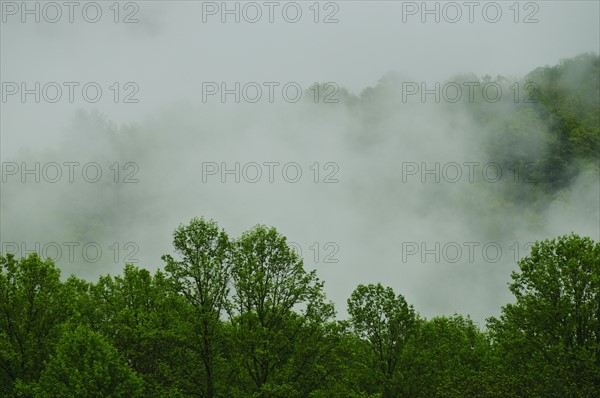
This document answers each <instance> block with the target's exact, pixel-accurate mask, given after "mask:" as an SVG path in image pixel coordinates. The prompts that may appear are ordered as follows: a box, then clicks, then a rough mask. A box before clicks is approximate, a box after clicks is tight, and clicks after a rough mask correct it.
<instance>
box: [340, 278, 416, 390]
mask: <svg viewBox="0 0 600 398" xmlns="http://www.w3.org/2000/svg"><path fill="white" fill-rule="evenodd" d="M348 314H350V322H351V324H352V327H353V329H354V331H355V333H356V334H357V336H358V337H359V338H361V339H363V340H366V341H368V343H369V346H370V348H371V354H372V358H373V360H374V363H373V365H374V366H373V372H375V380H376V381H377V384H378V386H379V392H381V393H382V394H383V398H391V397H394V396H396V394H397V392H396V391H397V388H398V386H397V384H398V371H399V369H398V363H399V360H400V354H401V352H402V350H403V349H404V347H405V345H406V342H407V341H408V339H409V338H410V337H411V336H412V334H413V333H414V332H415V327H416V323H417V317H416V315H415V311H414V309H413V308H412V306H409V305H408V304H407V303H406V300H405V299H404V297H403V296H402V295H398V296H396V294H395V293H394V291H393V290H392V288H390V287H387V288H384V287H383V286H382V285H381V284H380V283H378V284H377V285H373V284H370V285H358V287H357V288H356V289H355V290H354V291H353V292H352V295H351V296H350V298H349V299H348Z"/></svg>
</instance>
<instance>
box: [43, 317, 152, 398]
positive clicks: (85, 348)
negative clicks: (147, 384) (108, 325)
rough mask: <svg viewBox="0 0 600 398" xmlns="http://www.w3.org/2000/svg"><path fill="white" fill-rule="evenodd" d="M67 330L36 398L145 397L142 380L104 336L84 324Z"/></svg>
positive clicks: (44, 375) (50, 360) (47, 369)
mask: <svg viewBox="0 0 600 398" xmlns="http://www.w3.org/2000/svg"><path fill="white" fill-rule="evenodd" d="M65 329H67V330H65V331H64V333H63V334H62V335H61V337H60V339H59V342H58V344H57V346H56V351H55V353H54V354H53V355H52V356H51V357H50V359H49V360H48V362H47V364H46V366H45V368H44V370H43V372H42V374H41V376H40V380H39V383H38V385H37V386H36V388H35V398H59V397H60V398H62V397H65V398H66V397H73V396H75V397H82V398H87V397H89V398H92V397H97V398H105V397H106V398H120V397H123V398H125V397H134V398H135V397H143V388H142V380H141V379H140V378H139V377H138V376H137V375H136V373H135V372H134V371H133V370H132V369H131V368H130V367H129V366H128V365H127V363H126V362H125V360H124V359H123V358H122V357H121V355H120V354H119V352H118V351H117V349H116V348H115V347H113V346H112V345H110V343H109V342H108V341H107V340H106V339H105V338H104V337H103V336H102V335H100V334H98V333H95V332H93V331H92V330H91V329H90V328H89V327H87V326H84V325H79V326H77V327H76V328H75V329H74V330H68V328H65Z"/></svg>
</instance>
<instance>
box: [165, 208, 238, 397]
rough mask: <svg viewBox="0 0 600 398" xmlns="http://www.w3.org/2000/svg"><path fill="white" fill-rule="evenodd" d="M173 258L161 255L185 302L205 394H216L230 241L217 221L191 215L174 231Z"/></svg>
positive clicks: (226, 295) (166, 269) (229, 267)
mask: <svg viewBox="0 0 600 398" xmlns="http://www.w3.org/2000/svg"><path fill="white" fill-rule="evenodd" d="M173 246H174V247H175V251H176V252H177V254H179V255H180V257H181V258H180V259H179V260H176V259H174V258H173V257H172V256H170V255H165V256H163V260H164V261H165V262H166V263H167V264H166V266H165V271H166V272H167V275H168V276H169V278H170V280H171V281H172V284H173V288H174V289H175V291H176V292H177V293H178V294H180V295H181V296H182V297H183V299H184V300H185V301H186V302H187V304H188V307H187V309H188V310H186V311H185V313H184V314H183V315H184V319H185V321H186V322H187V330H189V331H190V333H191V334H192V338H193V344H192V347H195V348H196V350H197V352H198V354H199V356H200V358H201V360H202V364H203V367H204V372H205V374H204V382H205V395H204V396H205V397H207V398H212V397H214V396H215V383H216V380H217V375H216V372H217V369H216V367H217V363H218V362H219V361H220V359H219V348H218V347H219V344H220V341H221V340H222V322H221V315H223V314H224V311H225V309H226V308H227V305H228V294H229V281H230V278H231V271H230V270H231V243H230V241H229V237H228V236H227V234H226V233H225V231H224V230H219V228H218V226H217V223H216V222H214V221H212V220H211V221H206V220H204V219H203V218H194V219H192V220H191V221H190V224H189V225H186V226H183V225H182V226H180V227H179V228H177V229H176V230H175V232H174V233H173Z"/></svg>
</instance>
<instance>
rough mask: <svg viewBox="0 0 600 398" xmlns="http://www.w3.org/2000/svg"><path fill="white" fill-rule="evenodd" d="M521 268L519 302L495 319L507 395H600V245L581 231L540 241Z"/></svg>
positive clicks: (517, 284)
mask: <svg viewBox="0 0 600 398" xmlns="http://www.w3.org/2000/svg"><path fill="white" fill-rule="evenodd" d="M519 267H520V272H515V273H513V275H512V277H513V280H514V282H513V283H512V284H511V285H510V290H511V291H512V292H513V294H514V295H515V297H516V300H517V301H516V303H514V304H509V305H507V306H505V307H504V308H503V311H502V316H501V317H500V319H495V318H491V319H490V330H491V332H492V338H493V341H494V343H495V348H496V355H497V356H498V357H499V361H500V363H501V369H502V371H503V373H504V378H505V379H507V380H510V385H509V386H508V388H509V390H508V391H507V395H514V396H535V397H538V396H540V397H541V396H544V397H591V396H598V395H600V389H599V387H598V386H600V244H599V243H594V242H593V241H592V240H591V239H589V238H581V237H579V236H577V235H568V236H561V237H559V238H557V239H552V240H546V241H543V242H536V244H535V245H534V246H533V247H532V249H531V254H530V255H529V256H528V257H526V258H524V259H523V260H521V261H520V262H519Z"/></svg>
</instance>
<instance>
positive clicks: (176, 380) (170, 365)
mask: <svg viewBox="0 0 600 398" xmlns="http://www.w3.org/2000/svg"><path fill="white" fill-rule="evenodd" d="M173 238H174V239H173V244H174V247H175V251H176V253H177V254H176V257H173V256H171V255H165V256H163V260H164V261H165V266H164V270H159V271H156V272H155V273H154V274H151V273H150V272H149V271H148V270H145V269H143V268H139V267H135V266H133V265H126V266H125V269H124V270H123V272H122V274H121V275H117V276H111V275H106V276H103V277H101V278H100V279H99V280H98V281H96V282H87V281H84V280H82V279H79V278H77V277H75V276H71V277H69V278H68V279H67V280H66V281H61V279H60V271H59V270H58V269H57V268H56V267H55V266H54V264H53V262H52V261H51V260H43V259H41V258H39V257H38V256H37V255H36V254H31V255H30V256H29V257H27V258H22V259H20V260H17V259H15V258H14V256H12V255H7V256H6V257H0V267H1V268H0V296H1V297H2V300H1V301H0V310H1V316H0V358H1V362H0V365H1V366H0V378H1V380H0V388H1V390H0V393H2V396H7V397H286V398H287V397H290V398H292V397H314V398H316V397H323V398H325V397H340V398H348V397H383V398H390V397H428V398H429V397H540V398H541V397H544V398H547V397H556V398H565V397H573V398H575V397H580V398H583V397H595V396H598V395H599V394H600V243H598V242H594V241H592V240H591V239H589V238H585V237H580V236H577V235H575V234H571V235H565V236H561V237H558V238H556V239H552V240H546V241H541V242H536V244H535V245H534V246H533V248H532V249H531V253H530V255H529V256H527V257H525V258H524V259H522V260H521V261H520V262H519V271H518V272H514V273H513V275H512V278H513V282H512V284H511V285H510V290H511V291H512V293H513V294H514V296H515V299H516V300H515V302H514V303H512V304H508V305H506V306H505V307H504V308H503V309H502V315H501V316H500V317H499V318H490V319H488V324H487V328H486V329H485V330H480V329H479V328H478V327H477V326H476V325H475V324H474V323H473V322H472V321H471V320H470V319H469V317H465V316H462V315H458V314H457V315H454V316H451V317H444V316H442V317H435V318H432V319H425V318H423V317H421V316H419V314H418V312H417V311H415V309H414V308H413V306H412V305H410V304H409V303H407V302H406V300H405V299H404V297H403V296H402V294H397V293H396V292H394V291H393V290H392V289H391V288H389V287H385V286H383V285H381V284H369V285H359V286H357V287H356V289H355V290H354V291H353V292H352V295H351V297H349V298H348V301H347V304H348V313H349V314H350V318H349V319H348V320H336V319H335V309H334V306H333V304H332V303H331V302H329V301H328V300H327V299H326V297H325V295H324V293H323V282H322V281H320V280H319V279H318V278H317V275H316V273H315V271H311V272H307V271H305V269H304V267H303V264H302V260H301V259H300V258H298V257H297V255H296V253H295V251H294V249H293V248H292V247H291V246H289V245H288V244H287V241H286V238H285V237H284V236H282V235H281V234H279V233H278V232H277V231H276V230H275V229H274V228H267V227H265V226H256V227H255V228H253V229H251V230H250V231H247V232H245V233H244V234H242V235H241V236H240V237H239V238H237V239H230V238H229V236H228V235H227V233H226V232H225V231H224V230H220V229H219V227H218V226H217V224H216V223H215V222H214V221H207V220H205V219H202V218H200V219H197V218H196V219H193V220H191V222H190V223H189V224H188V225H182V226H180V227H179V228H177V229H176V230H175V232H174V234H173Z"/></svg>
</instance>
